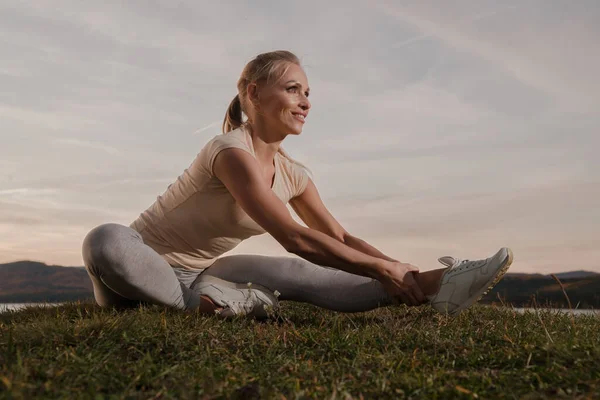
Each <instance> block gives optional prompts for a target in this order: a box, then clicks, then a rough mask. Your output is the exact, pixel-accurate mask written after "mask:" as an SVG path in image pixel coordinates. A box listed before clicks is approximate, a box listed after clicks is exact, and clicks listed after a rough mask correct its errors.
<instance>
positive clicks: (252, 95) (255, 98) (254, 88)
mask: <svg viewBox="0 0 600 400" xmlns="http://www.w3.org/2000/svg"><path fill="white" fill-rule="evenodd" d="M248 98H249V99H250V102H252V104H254V105H257V104H258V103H259V101H260V93H259V87H258V85H257V84H256V83H250V84H248Z"/></svg>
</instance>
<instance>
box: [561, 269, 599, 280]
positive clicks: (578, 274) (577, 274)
mask: <svg viewBox="0 0 600 400" xmlns="http://www.w3.org/2000/svg"><path fill="white" fill-rule="evenodd" d="M554 275H556V277H557V278H558V279H573V278H578V279H579V278H592V277H594V276H600V274H599V273H597V272H591V271H584V270H579V271H570V272H561V273H558V274H554Z"/></svg>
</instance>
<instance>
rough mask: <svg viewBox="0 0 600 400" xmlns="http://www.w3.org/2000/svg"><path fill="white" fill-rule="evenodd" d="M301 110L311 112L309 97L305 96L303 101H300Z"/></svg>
mask: <svg viewBox="0 0 600 400" xmlns="http://www.w3.org/2000/svg"><path fill="white" fill-rule="evenodd" d="M299 106H300V108H302V109H303V110H304V111H308V110H310V107H311V104H310V101H309V100H308V97H306V96H303V97H302V100H300V104H299Z"/></svg>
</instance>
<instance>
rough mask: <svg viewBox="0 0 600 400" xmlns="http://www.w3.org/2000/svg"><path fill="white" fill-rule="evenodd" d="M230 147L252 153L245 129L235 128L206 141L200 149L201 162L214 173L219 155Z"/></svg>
mask: <svg viewBox="0 0 600 400" xmlns="http://www.w3.org/2000/svg"><path fill="white" fill-rule="evenodd" d="M230 148H237V149H241V150H244V151H246V152H248V153H250V154H252V149H251V148H250V146H249V144H248V141H247V140H246V136H245V133H244V131H243V130H241V129H239V128H238V129H235V130H233V131H231V132H227V133H226V134H219V135H216V136H215V137H213V138H212V139H211V140H209V141H208V143H206V145H205V146H204V147H203V148H202V150H201V151H200V157H199V158H200V162H201V163H202V165H203V166H204V167H205V168H206V169H207V170H208V171H209V172H210V173H211V174H212V172H213V165H214V162H215V158H216V157H217V155H218V154H219V153H220V152H221V151H223V150H225V149H230Z"/></svg>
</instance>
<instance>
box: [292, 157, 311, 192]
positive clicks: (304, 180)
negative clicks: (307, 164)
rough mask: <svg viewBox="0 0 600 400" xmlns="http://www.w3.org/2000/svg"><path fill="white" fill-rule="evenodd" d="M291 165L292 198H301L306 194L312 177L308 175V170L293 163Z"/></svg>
mask: <svg viewBox="0 0 600 400" xmlns="http://www.w3.org/2000/svg"><path fill="white" fill-rule="evenodd" d="M290 164H291V166H292V168H291V170H292V185H293V192H292V198H294V197H298V196H300V195H301V194H302V193H303V192H304V190H305V189H306V186H307V185H308V181H309V180H310V177H309V175H308V172H307V171H306V168H304V167H302V166H300V165H298V164H296V163H293V162H292V163H290Z"/></svg>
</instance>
